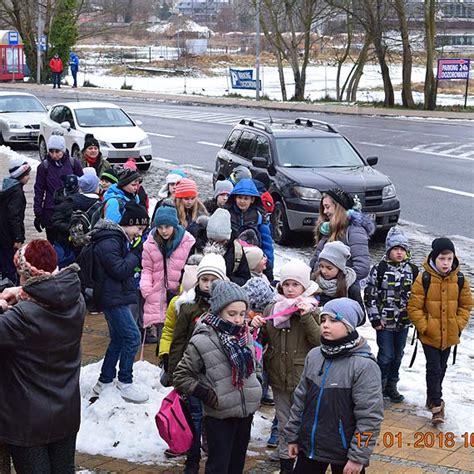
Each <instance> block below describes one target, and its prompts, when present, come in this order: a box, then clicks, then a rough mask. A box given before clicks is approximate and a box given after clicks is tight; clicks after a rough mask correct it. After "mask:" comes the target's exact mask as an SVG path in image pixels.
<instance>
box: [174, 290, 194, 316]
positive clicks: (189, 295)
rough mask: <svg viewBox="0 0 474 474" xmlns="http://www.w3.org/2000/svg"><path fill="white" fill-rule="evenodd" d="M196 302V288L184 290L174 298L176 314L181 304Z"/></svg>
mask: <svg viewBox="0 0 474 474" xmlns="http://www.w3.org/2000/svg"><path fill="white" fill-rule="evenodd" d="M192 303H196V289H195V288H191V289H190V290H188V291H185V292H184V293H181V294H180V295H179V298H178V299H177V300H176V304H175V308H176V314H179V310H180V309H181V306H183V304H192Z"/></svg>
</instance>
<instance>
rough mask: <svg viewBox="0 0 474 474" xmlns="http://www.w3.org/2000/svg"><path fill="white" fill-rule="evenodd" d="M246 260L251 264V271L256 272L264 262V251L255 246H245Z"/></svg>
mask: <svg viewBox="0 0 474 474" xmlns="http://www.w3.org/2000/svg"><path fill="white" fill-rule="evenodd" d="M243 249H244V254H245V258H246V259H247V263H248V264H249V269H250V271H251V272H252V271H254V270H255V268H257V265H258V264H259V263H260V262H261V261H262V258H263V250H262V249H261V248H260V247H257V246H255V245H251V246H243Z"/></svg>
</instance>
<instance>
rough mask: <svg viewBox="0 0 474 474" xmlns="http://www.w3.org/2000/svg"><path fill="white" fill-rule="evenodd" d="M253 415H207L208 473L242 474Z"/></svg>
mask: <svg viewBox="0 0 474 474" xmlns="http://www.w3.org/2000/svg"><path fill="white" fill-rule="evenodd" d="M252 420H253V415H250V416H248V417H247V418H225V419H223V420H220V419H218V418H213V417H211V416H207V417H205V424H204V426H205V430H206V433H207V444H208V449H209V452H208V457H207V463H206V474H242V472H244V465H245V455H246V453H247V447H248V444H249V440H250V429H251V428H252Z"/></svg>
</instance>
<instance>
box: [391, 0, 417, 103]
mask: <svg viewBox="0 0 474 474" xmlns="http://www.w3.org/2000/svg"><path fill="white" fill-rule="evenodd" d="M395 9H396V10H397V15H398V22H399V25H400V35H401V38H402V46H403V65H402V103H403V106H404V107H413V106H414V105H415V101H414V100H413V93H412V90H411V70H412V65H413V58H412V54H411V45H410V38H409V35H408V21H407V16H406V8H405V0H395Z"/></svg>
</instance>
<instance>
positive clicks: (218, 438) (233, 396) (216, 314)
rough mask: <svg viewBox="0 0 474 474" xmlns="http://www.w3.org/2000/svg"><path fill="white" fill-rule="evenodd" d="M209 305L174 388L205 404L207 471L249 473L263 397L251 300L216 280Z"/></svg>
mask: <svg viewBox="0 0 474 474" xmlns="http://www.w3.org/2000/svg"><path fill="white" fill-rule="evenodd" d="M210 303H211V308H210V312H209V313H207V314H206V315H204V316H203V317H202V318H201V322H200V324H198V325H197V326H196V329H195V331H194V334H193V337H192V338H191V340H190V342H189V344H188V347H187V349H186V351H185V353H184V356H183V358H182V359H181V361H180V363H179V364H178V367H177V369H176V372H175V374H174V377H173V383H174V386H175V387H176V389H177V390H178V391H180V392H183V393H185V394H186V395H188V396H189V395H192V396H194V397H197V398H199V399H201V400H202V401H203V403H204V416H205V429H206V433H207V440H208V449H209V452H208V458H207V463H206V472H209V473H211V472H212V473H228V472H232V473H236V474H237V473H241V472H243V470H244V464H245V455H246V452H247V447H248V443H249V440H250V429H251V426H252V420H253V414H254V413H255V411H257V409H258V407H259V404H260V397H261V395H262V389H261V387H260V383H259V382H258V380H257V376H256V374H255V351H254V347H253V339H252V337H251V335H250V332H249V328H248V327H247V324H246V313H247V309H248V297H247V293H246V292H245V290H243V289H242V288H240V287H239V286H238V285H237V284H235V283H232V282H228V281H216V282H215V283H214V284H213V286H212V292H211V299H210ZM186 472H188V471H186ZM195 472H196V473H197V472H199V466H197V470H196V471H195Z"/></svg>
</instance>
